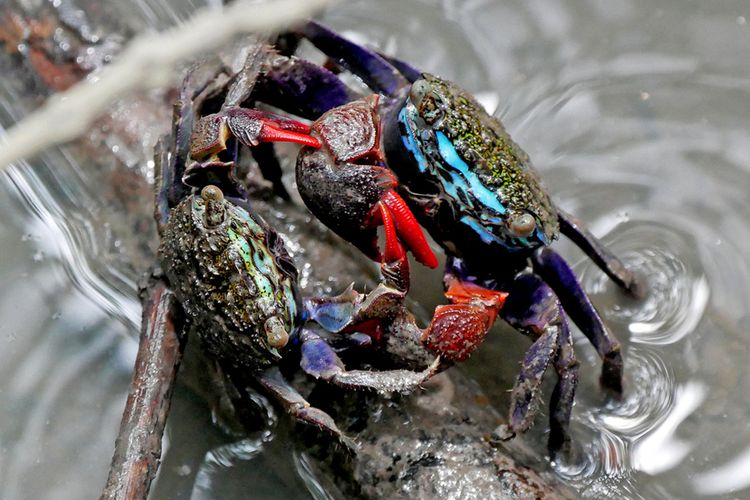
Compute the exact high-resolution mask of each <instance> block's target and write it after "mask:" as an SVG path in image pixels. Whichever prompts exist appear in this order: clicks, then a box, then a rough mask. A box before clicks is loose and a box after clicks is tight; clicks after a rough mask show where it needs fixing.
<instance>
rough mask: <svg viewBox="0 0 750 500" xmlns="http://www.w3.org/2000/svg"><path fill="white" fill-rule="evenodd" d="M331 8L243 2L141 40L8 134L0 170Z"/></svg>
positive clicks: (301, 2) (310, 1) (287, 1)
mask: <svg viewBox="0 0 750 500" xmlns="http://www.w3.org/2000/svg"><path fill="white" fill-rule="evenodd" d="M329 2H330V0H275V1H273V2H265V3H258V2H256V1H251V0H238V1H236V2H234V3H232V4H231V5H229V6H228V7H225V8H223V9H209V8H206V9H203V10H201V11H199V12H198V13H196V14H195V16H193V17H192V18H191V19H190V20H189V21H188V22H186V23H184V24H182V25H180V26H179V27H175V28H172V29H170V30H167V31H165V32H163V33H157V34H151V33H145V34H142V35H140V36H139V37H137V38H135V39H134V40H133V41H131V42H130V44H129V45H128V47H127V48H126V49H125V50H124V51H123V52H122V54H121V55H120V56H119V58H118V59H117V61H115V62H114V63H112V64H110V65H109V66H106V67H105V68H104V69H102V71H101V72H100V73H99V74H98V75H96V76H94V77H90V78H88V79H87V80H85V81H82V82H80V83H78V84H76V85H75V86H73V87H71V88H70V89H69V90H67V91H65V92H62V93H60V94H58V95H56V96H54V97H51V98H50V99H49V100H48V101H47V102H46V103H45V104H44V106H42V107H41V108H40V109H39V110H38V111H36V112H34V113H32V114H30V115H29V116H28V117H26V118H25V119H24V120H22V121H21V122H19V123H18V124H16V125H15V126H14V127H13V128H11V129H10V130H8V134H7V136H6V137H5V141H3V143H2V144H0V170H2V169H4V168H5V167H6V166H7V165H9V164H10V163H12V162H14V161H17V160H20V159H22V158H26V157H28V156H31V155H33V154H35V153H37V152H39V151H41V150H42V149H44V148H46V147H49V146H53V145H56V144H61V143H63V142H66V141H71V140H73V139H75V138H76V137H78V136H80V135H81V134H83V133H84V132H86V131H87V130H88V129H89V127H90V125H91V123H92V122H93V121H94V120H95V119H96V118H97V117H99V116H100V115H101V114H102V113H103V112H104V111H105V110H106V108H107V106H109V105H110V104H111V103H112V102H113V101H114V100H116V99H119V98H122V97H125V96H126V95H127V94H128V93H132V92H134V91H136V90H146V89H150V88H155V87H161V86H164V85H166V84H168V83H169V82H171V81H173V79H174V77H175V66H176V65H177V64H178V63H180V62H182V61H185V60H186V59H188V58H189V57H193V56H195V55H197V54H200V53H205V52H209V51H212V50H215V49H217V48H218V47H220V46H221V45H223V44H225V43H226V42H228V41H229V40H231V39H232V38H233V37H235V36H236V35H238V34H241V33H250V32H263V33H266V32H269V31H273V30H276V29H279V28H281V27H283V26H288V25H289V24H291V23H294V22H296V21H300V20H302V19H305V18H306V17H309V16H311V15H312V14H314V13H315V12H317V11H318V10H320V9H321V8H322V7H323V6H325V5H326V4H328V3H329Z"/></svg>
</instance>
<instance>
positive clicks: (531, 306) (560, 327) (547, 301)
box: [500, 273, 578, 452]
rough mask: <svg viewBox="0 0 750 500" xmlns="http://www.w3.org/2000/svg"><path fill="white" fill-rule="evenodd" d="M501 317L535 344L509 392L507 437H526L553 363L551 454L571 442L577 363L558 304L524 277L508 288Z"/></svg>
mask: <svg viewBox="0 0 750 500" xmlns="http://www.w3.org/2000/svg"><path fill="white" fill-rule="evenodd" d="M500 314H501V316H502V317H503V319H504V320H505V321H507V322H508V323H509V324H510V325H511V326H513V327H514V328H516V329H518V330H519V331H520V332H522V333H524V334H525V335H528V336H529V337H531V338H532V339H534V343H533V344H532V345H531V347H530V348H529V350H528V351H527V352H526V355H525V356H524V360H523V363H522V365H521V372H520V373H519V375H518V379H517V381H516V384H515V386H514V387H513V391H512V393H511V410H510V417H509V423H508V429H507V431H509V435H507V436H506V437H510V436H512V435H513V434H514V433H517V432H524V431H525V430H526V429H528V428H529V426H530V425H531V423H532V421H533V417H534V414H535V413H536V406H537V403H538V401H537V400H538V394H539V390H540V387H541V383H542V379H543V377H544V373H545V371H546V370H547V367H548V366H549V365H550V364H552V365H553V366H554V367H555V371H556V372H557V377H558V381H557V384H556V386H555V390H554V393H553V397H552V400H551V403H550V422H551V423H550V428H551V434H550V441H549V446H550V450H551V451H552V452H557V451H558V450H559V447H560V446H562V445H564V444H565V443H567V442H568V441H569V438H568V436H567V428H568V424H569V421H570V411H571V408H572V406H573V397H574V395H575V387H576V384H577V381H578V372H577V370H578V368H577V367H578V362H577V361H576V358H575V353H574V351H573V345H572V342H571V339H570V333H569V331H568V325H567V323H566V320H565V315H564V313H563V309H562V305H561V304H560V301H559V300H558V298H557V296H556V295H555V293H554V292H553V291H552V289H550V287H549V286H547V284H546V283H544V282H543V281H542V280H541V278H540V277H539V276H536V275H534V274H531V273H525V274H521V275H519V276H518V277H516V279H515V280H514V281H513V283H512V284H511V287H510V290H509V296H508V300H507V301H506V303H505V305H504V307H503V309H502V311H501V313H500Z"/></svg>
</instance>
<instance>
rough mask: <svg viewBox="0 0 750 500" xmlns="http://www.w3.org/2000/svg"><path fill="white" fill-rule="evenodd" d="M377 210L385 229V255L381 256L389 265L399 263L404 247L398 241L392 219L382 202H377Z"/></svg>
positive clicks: (402, 256)
mask: <svg viewBox="0 0 750 500" xmlns="http://www.w3.org/2000/svg"><path fill="white" fill-rule="evenodd" d="M378 208H379V209H380V218H381V219H382V221H383V229H385V254H384V255H383V260H384V261H385V262H389V263H390V262H396V261H399V260H401V259H403V258H404V247H403V245H401V242H399V241H398V236H397V235H396V226H395V225H394V223H393V217H392V216H391V212H390V211H389V210H388V207H387V206H386V204H385V203H383V202H382V201H380V202H378Z"/></svg>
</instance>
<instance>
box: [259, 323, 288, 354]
mask: <svg viewBox="0 0 750 500" xmlns="http://www.w3.org/2000/svg"><path fill="white" fill-rule="evenodd" d="M263 328H264V329H265V331H266V339H267V340H268V345H269V346H271V347H273V348H274V349H281V348H282V347H284V346H285V345H286V343H287V342H289V333H288V332H287V331H286V328H284V322H283V321H282V320H281V318H279V317H278V316H271V317H270V318H268V319H267V320H266V322H265V324H264V325H263Z"/></svg>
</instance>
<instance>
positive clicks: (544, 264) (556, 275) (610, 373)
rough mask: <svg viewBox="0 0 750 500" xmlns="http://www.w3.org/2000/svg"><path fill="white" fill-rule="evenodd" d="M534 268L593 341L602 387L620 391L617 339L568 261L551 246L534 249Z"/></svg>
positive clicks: (620, 358) (620, 375)
mask: <svg viewBox="0 0 750 500" xmlns="http://www.w3.org/2000/svg"><path fill="white" fill-rule="evenodd" d="M532 260H533V263H534V271H535V272H536V273H537V274H539V276H541V277H542V279H543V280H544V281H545V282H547V283H548V284H549V286H551V287H552V289H553V290H555V292H556V293H557V295H558V297H560V301H561V302H562V305H563V307H564V308H565V311H566V312H567V313H568V314H569V315H570V317H571V319H572V320H573V321H574V322H575V324H576V325H578V327H579V328H580V329H581V331H582V332H583V333H584V335H586V337H588V339H589V341H591V343H592V344H593V346H594V348H595V349H596V351H597V352H598V353H599V356H600V357H601V358H602V376H601V379H600V382H601V384H602V386H603V387H605V388H607V389H609V390H611V391H613V392H614V393H616V394H621V393H622V366H623V362H622V354H621V353H620V343H619V342H618V341H617V339H615V338H614V336H613V335H612V334H611V333H610V331H609V329H608V328H607V326H606V325H605V324H604V322H603V321H602V319H601V317H600V316H599V313H598V312H597V311H596V309H595V308H594V306H593V304H591V301H590V300H589V298H588V296H587V295H586V292H585V291H584V290H583V288H582V287H581V284H580V283H579V282H578V279H577V278H576V276H575V274H574V273H573V270H572V269H571V268H570V266H569V265H568V263H567V262H565V260H563V258H562V257H560V255H559V254H557V253H556V252H555V251H553V250H552V249H550V248H543V249H541V250H539V251H537V252H536V253H535V254H534V257H533V259H532Z"/></svg>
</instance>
